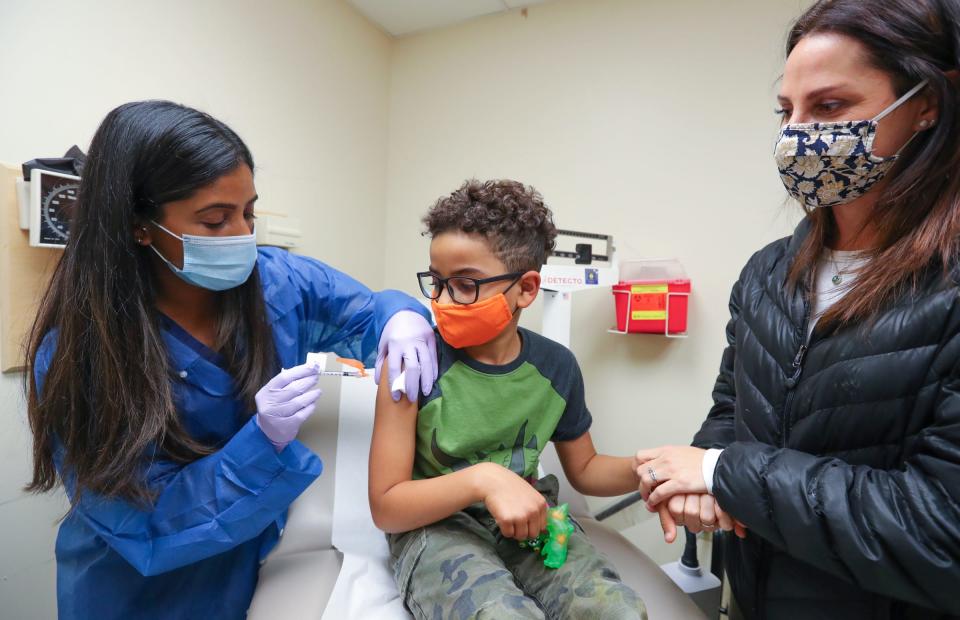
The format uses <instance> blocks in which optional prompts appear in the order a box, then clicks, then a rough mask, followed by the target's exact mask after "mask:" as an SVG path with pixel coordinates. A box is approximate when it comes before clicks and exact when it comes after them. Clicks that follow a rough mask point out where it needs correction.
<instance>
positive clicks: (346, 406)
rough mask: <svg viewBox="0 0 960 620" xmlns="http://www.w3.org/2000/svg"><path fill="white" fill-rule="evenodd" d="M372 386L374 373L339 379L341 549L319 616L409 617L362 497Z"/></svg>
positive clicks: (336, 512) (337, 530)
mask: <svg viewBox="0 0 960 620" xmlns="http://www.w3.org/2000/svg"><path fill="white" fill-rule="evenodd" d="M376 392H377V386H376V384H375V383H374V381H373V377H366V378H363V379H359V380H356V381H354V380H348V381H343V382H341V384H340V419H339V430H338V433H337V459H336V461H337V463H336V482H335V484H334V500H333V502H334V503H333V546H334V547H336V548H337V549H339V550H340V552H341V553H343V566H342V567H341V568H340V576H339V578H338V579H337V583H336V585H335V586H334V588H333V592H332V594H331V595H330V601H329V603H327V607H326V609H325V610H324V612H323V617H322V619H323V620H341V619H342V618H350V619H351V620H354V619H358V620H363V619H365V618H369V619H371V620H393V619H396V620H409V619H410V615H409V614H408V613H407V611H406V610H405V609H404V607H403V602H402V601H401V600H400V594H399V592H398V591H397V584H396V581H394V577H393V571H392V569H391V568H390V551H389V549H388V547H387V540H386V537H385V536H384V534H383V532H381V531H380V530H378V529H377V527H376V526H375V525H374V524H373V517H372V516H371V515H370V504H369V502H368V499H367V472H368V464H367V459H368V457H369V454H370V437H371V435H372V433H373V407H374V402H375V399H376Z"/></svg>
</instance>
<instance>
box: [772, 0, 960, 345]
mask: <svg viewBox="0 0 960 620" xmlns="http://www.w3.org/2000/svg"><path fill="white" fill-rule="evenodd" d="M822 32H830V33H837V34H841V35H845V36H848V37H852V38H853V39H856V40H857V41H859V42H860V43H861V44H862V45H863V46H864V47H865V48H866V50H867V61H868V62H870V63H872V64H873V66H875V67H877V68H878V69H880V70H881V71H883V72H885V73H886V74H887V75H888V76H890V79H891V81H892V82H893V87H894V90H895V91H896V94H897V95H898V96H899V95H902V94H904V93H905V92H907V91H908V90H909V89H911V88H913V87H914V86H916V85H917V84H919V83H920V82H921V81H923V80H927V87H926V89H925V90H924V91H922V92H927V93H932V94H933V95H934V96H935V97H936V99H937V101H938V103H939V107H940V109H939V115H938V118H937V122H936V124H935V125H934V126H933V128H932V129H928V130H926V131H922V132H921V133H920V135H918V136H917V137H916V138H914V140H913V141H912V142H911V143H910V144H909V145H907V147H906V148H905V149H904V152H903V154H902V155H901V157H900V159H899V160H898V161H897V163H896V164H895V166H894V167H893V169H892V170H891V171H890V173H889V174H888V178H889V179H890V181H889V183H888V184H887V185H886V187H884V188H882V191H883V193H882V195H881V196H880V198H879V200H878V202H877V204H876V206H875V208H874V210H873V213H871V216H870V221H871V224H872V225H873V226H874V227H875V228H876V230H877V231H878V233H879V247H877V248H876V249H875V250H874V252H873V253H874V260H872V261H870V263H869V264H868V265H867V266H866V267H865V268H864V269H863V270H862V271H861V272H860V273H859V275H858V277H857V280H856V283H855V285H854V294H851V295H846V296H845V297H844V298H843V299H841V300H840V301H838V302H837V303H836V304H834V305H833V306H832V307H831V308H830V310H828V311H827V313H826V314H825V315H824V316H823V318H822V319H821V320H820V321H819V322H818V324H817V328H818V329H821V328H827V327H829V326H839V325H847V324H853V323H857V322H860V321H863V320H865V319H870V318H872V317H874V316H876V314H877V312H878V311H879V310H880V309H882V308H883V307H885V306H888V305H889V304H890V303H891V302H893V301H894V300H895V299H896V298H897V297H899V296H901V295H902V294H904V293H906V292H908V291H909V290H911V289H914V288H916V287H918V286H919V285H920V284H921V283H922V282H923V281H924V279H925V278H926V277H927V275H928V274H929V273H932V272H936V271H939V272H941V273H946V274H947V275H950V271H951V269H952V268H953V267H954V266H955V265H956V263H957V258H958V256H960V88H958V83H957V79H958V76H957V70H958V69H960V2H958V0H821V1H820V2H817V3H816V4H814V5H813V6H812V7H810V9H808V10H807V12H806V13H804V14H803V15H802V16H801V17H800V19H799V20H797V22H796V24H794V26H793V28H792V29H791V31H790V34H789V37H788V40H787V50H786V51H787V56H789V55H790V52H792V51H793V48H794V47H796V45H797V43H799V42H800V40H801V39H802V38H803V37H805V36H808V35H812V34H816V33H822ZM947 72H952V73H951V74H949V75H948V73H947ZM807 218H808V219H809V220H810V222H811V224H812V227H811V233H810V234H809V235H808V236H807V237H806V239H805V240H804V243H803V245H802V247H801V249H800V252H799V254H798V256H797V258H796V260H795V261H794V264H793V267H792V270H791V273H790V281H791V283H792V284H794V285H796V284H798V283H799V282H802V281H803V280H804V279H805V278H807V277H809V274H811V273H813V270H814V268H815V266H816V264H817V261H818V260H819V259H820V256H821V253H822V251H823V248H825V247H829V245H830V243H831V242H832V241H833V240H834V239H835V236H836V224H835V220H834V219H833V214H832V212H831V211H830V209H808V210H807Z"/></svg>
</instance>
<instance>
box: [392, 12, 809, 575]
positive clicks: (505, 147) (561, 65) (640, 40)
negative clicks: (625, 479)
mask: <svg viewBox="0 0 960 620" xmlns="http://www.w3.org/2000/svg"><path fill="white" fill-rule="evenodd" d="M805 4H806V2H805V0H778V1H771V0H739V1H737V2H714V1H712V0H686V1H684V2H666V1H638V0H559V1H557V2H552V3H547V4H544V5H542V6H536V7H533V8H531V9H530V11H529V16H528V17H527V18H524V17H522V16H521V15H520V14H519V13H516V12H514V13H510V14H504V15H499V16H493V17H489V18H484V19H480V20H477V21H473V22H470V23H467V24H463V25H460V26H456V27H452V28H447V29H443V30H439V31H435V32H429V33H425V34H422V35H418V36H413V37H410V38H405V39H401V40H399V41H398V42H397V43H396V45H395V48H394V52H393V69H392V72H391V96H390V141H389V142H390V143H389V153H390V158H389V176H388V178H389V182H388V188H387V196H388V203H387V213H386V218H387V230H388V231H389V233H388V236H387V245H386V255H387V260H386V262H385V269H386V281H387V282H388V283H390V284H391V285H392V286H403V287H404V288H405V289H406V290H408V291H410V292H411V293H412V292H414V287H415V284H414V277H413V274H414V272H415V271H418V270H421V269H423V268H425V266H426V264H427V247H428V240H426V239H422V238H420V237H419V236H418V233H419V231H420V226H419V222H418V219H419V217H420V216H422V214H423V213H424V212H425V210H426V209H427V207H428V206H429V205H430V204H431V202H432V201H433V200H435V199H436V198H437V197H438V196H440V195H442V194H444V193H447V192H449V191H451V190H452V189H454V188H455V187H456V186H457V185H459V184H460V183H461V182H462V181H463V180H464V179H465V178H468V177H478V178H491V177H511V178H514V179H518V180H522V181H525V182H527V183H531V184H533V185H534V186H536V187H537V188H538V189H539V190H540V191H541V192H542V193H543V195H544V196H545V198H546V200H547V203H548V204H549V205H550V206H551V207H552V208H553V210H554V213H555V216H556V221H557V223H558V224H559V225H560V226H561V227H563V228H569V229H574V230H585V231H592V232H600V233H608V234H613V235H614V236H615V239H616V243H617V245H618V246H619V250H620V255H621V258H655V257H673V256H675V257H677V258H679V259H681V260H682V261H683V263H684V264H685V266H686V268H687V271H688V274H689V275H690V277H691V278H692V281H693V297H692V300H691V314H690V326H689V331H690V337H689V339H687V340H682V341H681V340H667V339H665V338H663V337H657V336H616V335H610V334H607V333H606V329H607V328H608V327H609V326H610V325H611V324H612V321H613V300H612V295H611V293H610V292H609V290H597V291H590V292H586V293H582V294H578V295H577V296H576V298H575V303H574V309H573V313H574V318H573V335H572V340H571V348H572V349H573V351H574V352H575V353H576V354H577V357H578V358H579V360H580V363H581V366H582V367H583V371H584V375H585V379H586V385H587V401H588V404H589V405H590V407H591V409H592V411H593V414H594V419H595V422H594V427H593V436H594V440H595V443H596V444H597V446H598V449H600V450H601V451H604V452H608V453H613V454H632V453H633V452H634V451H635V450H637V449H638V448H641V447H652V446H656V445H660V444H664V443H688V442H689V441H690V439H691V438H692V435H693V433H694V432H695V431H696V430H697V429H698V428H699V426H700V423H701V421H702V420H703V417H704V416H705V414H706V412H707V409H708V407H709V406H710V404H711V399H710V392H711V389H712V385H713V381H714V379H715V377H716V371H717V368H718V365H719V361H720V354H721V351H722V348H723V346H724V342H725V341H724V336H723V329H724V325H725V322H726V320H727V317H728V314H727V298H728V295H729V290H730V286H731V285H732V284H733V282H734V280H735V279H736V277H737V275H738V274H739V271H740V269H741V267H742V266H743V264H744V263H745V261H746V260H747V258H748V257H749V256H750V254H752V253H753V252H754V251H756V250H758V249H759V248H760V247H762V246H763V245H765V244H766V243H767V242H768V241H771V240H773V239H775V238H777V237H780V236H783V235H786V234H788V233H789V231H790V230H791V228H792V225H793V223H794V222H795V221H796V217H797V216H796V213H795V212H794V211H793V210H792V208H788V207H785V206H784V195H785V194H784V192H783V188H782V186H781V185H780V182H779V179H778V177H777V174H776V169H775V167H774V164H773V160H772V157H771V153H772V150H773V144H774V141H775V138H776V130H777V125H778V121H777V119H776V118H775V116H774V114H773V109H774V106H775V99H774V95H775V92H776V91H775V88H776V85H775V81H776V79H777V77H778V75H779V71H780V69H781V66H782V60H781V58H782V52H781V48H782V41H783V40H784V37H785V32H786V29H787V26H788V24H789V23H790V21H791V19H792V18H793V17H795V16H796V15H797V14H798V13H799V11H800V8H801V7H802V6H803V5H805ZM524 322H525V323H526V324H527V325H529V326H531V327H534V328H539V309H538V308H535V310H534V311H533V312H528V316H527V317H525V320H524ZM602 503H605V502H600V501H597V502H595V503H594V504H595V505H601V504H602ZM639 516H642V517H644V518H645V517H646V515H645V514H644V515H639ZM634 529H635V530H636V531H633V532H631V535H632V536H633V537H634V538H635V539H636V540H638V541H639V543H640V545H641V546H642V547H643V548H644V549H645V550H646V551H647V552H648V553H651V554H652V555H653V556H654V557H655V558H656V559H658V560H660V561H669V560H671V559H675V556H676V554H678V553H679V551H680V550H679V547H678V548H676V549H670V548H668V547H666V545H663V543H662V541H660V539H659V537H658V530H657V527H656V523H655V520H647V521H645V522H644V523H643V524H642V525H640V526H639V527H637V528H634Z"/></svg>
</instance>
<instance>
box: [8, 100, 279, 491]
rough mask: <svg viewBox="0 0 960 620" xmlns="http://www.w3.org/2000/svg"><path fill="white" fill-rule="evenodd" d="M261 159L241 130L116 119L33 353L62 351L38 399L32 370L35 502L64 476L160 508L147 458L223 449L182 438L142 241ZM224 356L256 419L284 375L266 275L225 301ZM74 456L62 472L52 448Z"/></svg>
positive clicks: (159, 119) (110, 120)
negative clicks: (203, 191)
mask: <svg viewBox="0 0 960 620" xmlns="http://www.w3.org/2000/svg"><path fill="white" fill-rule="evenodd" d="M241 165H246V166H249V167H250V169H251V170H253V157H252V156H251V154H250V151H249V150H248V149H247V147H246V145H245V144H244V143H243V141H242V140H241V139H240V138H239V137H238V136H237V134H236V133H234V132H233V131H232V130H231V129H230V128H229V127H227V126H226V125H224V124H223V123H221V122H220V121H218V120H216V119H214V118H212V117H211V116H209V115H207V114H204V113H202V112H199V111H197V110H193V109H191V108H187V107H184V106H181V105H177V104H174V103H170V102H167V101H142V102H135V103H128V104H125V105H122V106H120V107H118V108H116V109H115V110H113V111H112V112H110V113H109V114H108V115H107V117H106V118H105V119H104V121H103V123H102V124H101V125H100V128H99V129H98V130H97V132H96V135H94V137H93V142H92V143H91V145H90V153H89V155H88V158H87V163H86V167H85V168H84V171H83V175H82V181H81V183H80V192H79V198H78V203H77V207H76V211H75V213H74V214H73V218H72V222H71V231H70V240H69V242H68V243H67V247H66V250H65V251H64V254H63V257H62V258H61V259H60V262H59V264H58V265H57V267H56V270H55V272H54V274H53V279H52V281H51V283H50V287H49V289H48V290H47V292H46V293H45V295H44V296H43V299H42V301H41V303H40V308H39V312H38V315H37V318H36V321H35V323H34V325H33V329H32V331H31V334H30V338H29V343H28V349H27V354H28V358H27V359H28V360H31V361H33V360H35V359H36V356H37V352H38V350H40V348H41V345H42V344H43V343H44V339H45V338H51V339H54V338H55V343H56V349H55V353H54V354H53V357H52V361H51V362H50V366H49V369H48V371H47V373H46V377H45V380H44V381H43V392H42V394H41V393H40V391H39V390H38V389H37V388H38V386H37V382H36V377H35V373H34V372H32V369H31V372H29V373H27V379H26V381H27V384H28V385H27V393H28V404H27V411H28V416H29V419H30V427H31V429H32V431H33V480H32V481H31V482H30V483H29V485H28V486H27V489H28V490H30V491H48V490H50V489H52V488H53V487H54V486H56V485H57V483H58V481H59V480H60V479H61V478H60V474H66V475H68V476H69V478H70V482H71V486H73V485H76V489H77V492H74V493H73V494H72V501H73V503H74V505H75V504H76V502H77V501H78V499H79V491H80V490H86V491H92V492H95V493H97V494H99V495H101V496H105V497H113V498H121V499H125V500H129V501H133V502H137V503H139V504H148V503H149V502H150V500H151V498H152V497H153V494H152V493H151V489H150V488H149V486H148V484H147V482H146V480H145V478H144V473H145V469H146V466H147V465H148V464H149V460H150V459H153V458H165V459H171V460H173V461H175V462H178V463H188V462H190V461H193V460H195V459H198V458H200V457H202V456H204V455H206V454H209V453H210V452H211V451H212V450H213V449H215V448H216V447H217V446H207V445H203V444H201V443H199V442H198V441H197V440H196V439H194V438H193V437H191V436H190V434H189V433H188V432H187V431H186V429H185V428H184V425H183V422H182V421H181V419H180V417H179V415H178V413H177V409H176V405H175V403H174V399H173V393H172V382H173V381H178V380H179V378H178V377H176V376H175V375H174V369H173V368H172V367H171V365H170V362H169V360H168V357H167V351H166V347H165V346H164V343H163V340H162V339H161V335H160V329H159V327H158V321H157V312H156V309H155V307H154V286H155V283H154V281H153V279H154V276H153V271H152V268H151V261H150V257H149V254H148V252H149V250H148V249H146V248H143V247H141V246H139V245H138V244H137V243H136V242H135V240H134V236H133V231H134V228H135V226H136V225H137V224H139V223H143V222H146V221H147V220H149V219H152V218H155V217H157V216H158V211H159V210H162V209H163V204H164V203H166V202H170V201H174V200H181V199H184V198H187V197H189V196H190V195H191V194H192V193H193V192H195V191H196V190H197V189H199V188H201V187H204V186H206V185H208V184H210V183H211V182H213V181H215V180H216V179H217V178H218V177H220V176H222V175H224V174H226V173H228V172H231V171H233V170H235V169H236V168H237V167H238V166H241ZM218 305H219V325H218V329H217V347H218V348H219V350H220V352H221V353H222V354H223V355H224V357H225V359H226V363H227V367H228V370H229V372H230V374H231V376H232V377H234V381H235V386H236V388H237V390H238V391H239V394H240V397H241V398H242V399H243V400H244V401H245V403H246V408H247V411H250V412H252V411H253V410H254V403H253V397H254V394H255V393H256V392H257V390H258V389H259V388H260V387H261V386H262V385H263V384H264V383H266V381H268V380H269V378H270V377H271V376H272V374H273V372H274V370H275V369H276V365H277V361H276V350H275V347H274V344H273V337H272V332H271V329H270V326H269V324H268V322H267V319H266V310H265V306H264V301H263V292H262V290H261V286H260V278H259V274H258V271H257V269H254V271H253V273H252V274H251V276H250V278H249V279H248V280H247V282H246V283H245V284H243V285H241V286H239V287H237V288H235V289H232V290H229V291H224V292H222V293H220V294H219V295H218ZM55 449H62V454H63V462H62V468H61V470H60V473H59V474H58V471H57V469H56V467H55V466H54V450H55Z"/></svg>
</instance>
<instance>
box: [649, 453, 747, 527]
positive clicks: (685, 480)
mask: <svg viewBox="0 0 960 620" xmlns="http://www.w3.org/2000/svg"><path fill="white" fill-rule="evenodd" d="M704 453H705V450H702V449H700V448H693V447H690V446H664V447H661V448H655V449H652V450H641V451H639V452H637V454H636V456H635V457H634V465H635V466H636V472H637V476H639V478H640V494H641V495H642V496H643V499H644V501H646V503H647V510H649V511H650V512H657V513H659V516H660V526H661V528H662V529H663V533H664V540H666V541H667V542H668V543H670V542H673V541H674V540H675V539H676V529H677V525H682V526H684V527H686V528H687V530H689V531H691V532H694V533H696V532H701V531H712V530H715V529H718V528H719V529H721V530H724V531H727V532H729V531H733V532H735V533H736V535H737V536H739V537H740V538H744V537H746V530H747V528H746V527H745V526H744V525H743V524H742V523H740V522H739V521H737V520H735V519H734V518H733V517H731V516H730V515H728V514H727V513H726V512H725V511H724V510H723V509H722V508H721V507H720V504H718V503H717V500H716V498H715V497H714V496H713V495H710V494H709V493H707V485H706V482H705V481H704V479H703V455H704ZM651 470H652V473H651Z"/></svg>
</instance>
